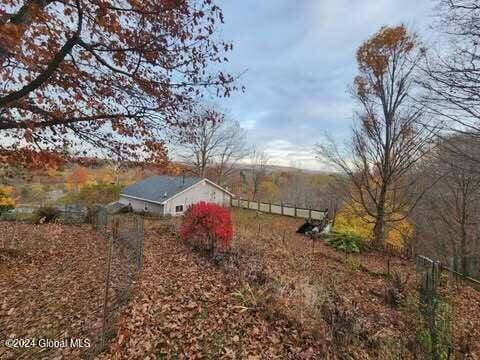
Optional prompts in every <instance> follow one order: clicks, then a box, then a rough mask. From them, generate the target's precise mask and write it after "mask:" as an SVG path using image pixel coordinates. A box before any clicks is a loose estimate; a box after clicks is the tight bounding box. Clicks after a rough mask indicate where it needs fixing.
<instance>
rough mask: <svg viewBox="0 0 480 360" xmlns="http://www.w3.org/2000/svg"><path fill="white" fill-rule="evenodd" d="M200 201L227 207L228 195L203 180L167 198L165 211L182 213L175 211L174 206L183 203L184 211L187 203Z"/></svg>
mask: <svg viewBox="0 0 480 360" xmlns="http://www.w3.org/2000/svg"><path fill="white" fill-rule="evenodd" d="M200 201H206V202H212V203H216V204H218V205H222V206H227V207H229V206H230V195H228V194H227V193H225V192H224V191H222V190H220V189H219V188H217V187H215V186H213V185H211V184H209V183H208V182H206V181H205V180H204V181H201V182H199V183H198V184H196V185H194V186H193V187H191V188H190V189H188V190H187V191H185V192H183V193H181V194H179V195H177V196H175V197H173V198H171V199H170V200H168V201H167V203H166V205H165V213H166V214H171V215H182V214H183V212H180V213H177V212H175V208H176V207H177V206H179V205H183V211H185V210H187V207H188V206H189V205H192V204H196V203H198V202H200Z"/></svg>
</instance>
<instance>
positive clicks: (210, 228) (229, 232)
mask: <svg viewBox="0 0 480 360" xmlns="http://www.w3.org/2000/svg"><path fill="white" fill-rule="evenodd" d="M180 236H181V237H182V239H184V240H186V241H189V242H192V243H193V244H195V245H198V246H201V247H203V248H205V249H207V250H215V249H219V250H227V249H229V248H230V245H231V243H232V236H233V228H232V220H231V218H230V211H229V210H227V209H225V208H223V207H221V206H219V205H217V204H212V203H206V202H203V201H202V202H199V203H197V204H194V205H192V206H190V207H189V208H188V209H187V211H185V214H184V219H183V223H182V226H181V227H180Z"/></svg>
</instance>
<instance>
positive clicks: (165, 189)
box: [121, 175, 202, 202]
mask: <svg viewBox="0 0 480 360" xmlns="http://www.w3.org/2000/svg"><path fill="white" fill-rule="evenodd" d="M200 181H202V178H199V177H190V176H160V175H158V176H150V177H148V178H146V179H144V180H142V181H139V182H137V183H135V184H133V185H130V186H127V187H126V188H124V189H123V190H122V192H121V195H127V196H133V197H136V198H140V199H145V200H150V201H155V202H163V201H165V200H167V199H169V198H171V197H172V196H174V195H176V194H178V193H179V192H181V191H183V190H185V189H187V188H189V187H190V186H192V185H194V184H196V183H198V182H200Z"/></svg>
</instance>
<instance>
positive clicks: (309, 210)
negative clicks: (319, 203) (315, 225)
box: [308, 206, 312, 220]
mask: <svg viewBox="0 0 480 360" xmlns="http://www.w3.org/2000/svg"><path fill="white" fill-rule="evenodd" d="M308 219H309V220H311V219H312V207H311V206H309V208H308Z"/></svg>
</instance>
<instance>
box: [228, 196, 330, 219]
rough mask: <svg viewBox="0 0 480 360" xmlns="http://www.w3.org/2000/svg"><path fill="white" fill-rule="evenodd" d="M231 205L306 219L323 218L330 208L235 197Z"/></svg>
mask: <svg viewBox="0 0 480 360" xmlns="http://www.w3.org/2000/svg"><path fill="white" fill-rule="evenodd" d="M230 206H231V207H239V208H243V209H250V210H257V211H260V212H264V213H269V214H276V215H284V216H292V217H298V218H304V219H313V220H323V219H324V217H325V216H326V215H327V212H328V210H326V209H325V210H315V209H306V208H299V207H296V206H289V205H285V204H271V203H265V202H261V201H251V200H244V199H234V198H232V199H231V201H230Z"/></svg>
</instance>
